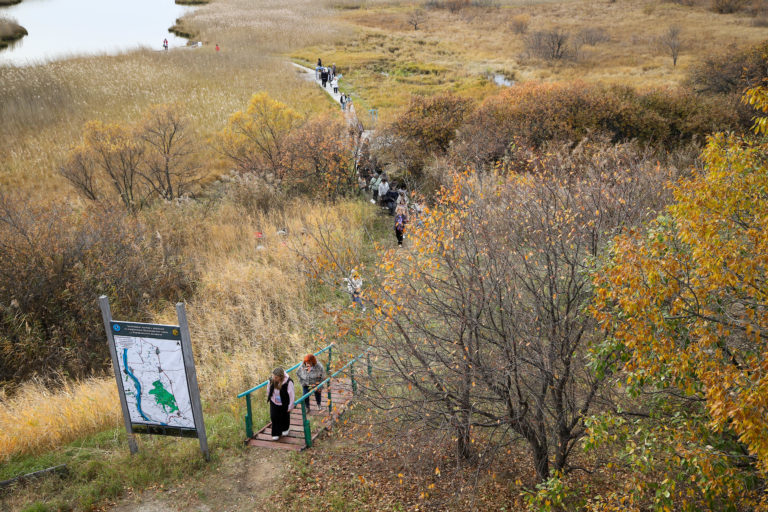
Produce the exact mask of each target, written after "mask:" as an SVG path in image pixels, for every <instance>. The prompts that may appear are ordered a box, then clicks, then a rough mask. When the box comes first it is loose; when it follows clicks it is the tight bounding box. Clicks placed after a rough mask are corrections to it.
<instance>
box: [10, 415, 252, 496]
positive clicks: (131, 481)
mask: <svg viewBox="0 0 768 512" xmlns="http://www.w3.org/2000/svg"><path fill="white" fill-rule="evenodd" d="M263 409H265V408H263ZM205 422H206V430H207V433H208V443H209V447H210V451H211V462H210V463H206V462H205V460H204V459H203V457H202V455H201V453H200V449H199V444H198V441H197V439H180V438H172V437H159V436H155V437H151V436H138V437H139V453H138V455H135V456H131V454H130V451H129V449H128V442H127V439H126V434H125V429H124V428H123V427H120V428H115V429H110V430H105V431H104V432H100V433H98V434H94V435H92V436H88V437H86V438H84V439H81V440H78V441H76V442H74V443H71V444H69V445H67V446H65V447H63V448H61V449H58V450H55V451H51V452H48V453H45V454H42V455H35V456H21V457H16V458H14V459H12V460H10V461H9V462H7V463H6V464H4V465H3V466H2V467H0V480H5V479H10V478H13V477H16V476H18V475H23V474H26V473H30V472H33V471H39V470H41V469H45V468H49V467H53V466H57V465H60V464H66V465H67V472H66V473H65V474H62V475H52V476H47V477H42V478H39V479H35V480H31V481H29V482H26V483H21V484H16V485H14V486H12V487H10V488H8V489H6V490H4V491H2V494H0V509H2V510H24V511H27V510H92V509H94V508H96V507H101V506H103V505H105V504H107V503H110V502H113V501H114V500H116V499H117V498H118V497H120V496H121V495H122V494H124V493H125V492H126V491H133V490H140V489H145V488H147V487H153V486H154V487H157V486H165V485H169V484H172V483H175V482H179V481H181V480H185V479H197V478H203V477H204V476H205V475H206V474H208V473H210V472H212V471H215V470H216V468H217V467H218V466H219V464H220V463H221V460H222V459H224V458H227V457H233V456H237V455H238V454H240V453H241V452H242V451H243V449H244V448H243V443H242V437H243V432H242V430H243V427H242V425H241V421H240V420H239V418H238V416H237V415H236V414H235V412H234V411H233V412H220V413H218V414H209V415H207V416H206V421H205Z"/></svg>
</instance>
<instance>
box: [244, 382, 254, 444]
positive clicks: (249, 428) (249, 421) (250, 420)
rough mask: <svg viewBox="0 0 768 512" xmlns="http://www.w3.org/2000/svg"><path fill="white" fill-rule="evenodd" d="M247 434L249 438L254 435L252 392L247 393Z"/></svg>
mask: <svg viewBox="0 0 768 512" xmlns="http://www.w3.org/2000/svg"><path fill="white" fill-rule="evenodd" d="M245 408H246V410H247V412H246V414H245V435H246V436H248V439H250V438H252V437H253V410H252V409H251V394H250V393H249V394H247V395H245Z"/></svg>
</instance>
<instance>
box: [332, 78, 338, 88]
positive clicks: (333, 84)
mask: <svg viewBox="0 0 768 512" xmlns="http://www.w3.org/2000/svg"><path fill="white" fill-rule="evenodd" d="M338 86H339V80H338V78H334V79H333V80H331V87H338Z"/></svg>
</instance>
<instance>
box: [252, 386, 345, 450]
mask: <svg viewBox="0 0 768 512" xmlns="http://www.w3.org/2000/svg"><path fill="white" fill-rule="evenodd" d="M297 387H298V386H297ZM299 391H300V388H299ZM296 398H300V397H299V396H297V397H296ZM350 400H352V383H351V381H350V380H349V378H346V377H345V378H337V379H333V380H331V409H332V412H331V413H330V414H329V412H328V389H326V388H323V401H322V403H321V405H320V410H318V408H317V402H315V396H314V394H312V395H311V396H309V397H307V399H306V401H307V402H308V403H311V406H312V410H311V412H310V414H309V415H308V417H309V418H313V419H317V418H320V422H319V425H318V422H317V421H314V422H313V423H315V426H314V431H313V432H312V441H313V442H314V440H315V438H317V436H318V435H320V433H321V432H322V431H323V430H325V429H326V428H328V427H329V426H330V425H331V424H332V423H333V422H334V421H336V420H337V419H338V417H339V416H340V415H341V414H342V413H343V412H344V410H345V409H346V408H347V404H349V401H350ZM310 401H311V402H310ZM247 443H248V446H261V447H263V448H276V449H282V450H294V451H299V450H303V449H304V448H306V447H307V443H306V442H305V441H304V426H303V425H302V422H301V405H298V406H296V408H295V409H294V410H293V411H291V429H290V434H288V435H287V436H281V437H280V439H278V440H277V441H273V440H272V423H271V422H270V423H267V425H266V426H265V427H264V428H262V429H261V430H259V431H258V432H257V433H256V434H254V436H253V437H252V438H251V439H248V441H247Z"/></svg>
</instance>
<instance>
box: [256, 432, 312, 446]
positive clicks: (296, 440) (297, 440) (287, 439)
mask: <svg viewBox="0 0 768 512" xmlns="http://www.w3.org/2000/svg"><path fill="white" fill-rule="evenodd" d="M256 439H258V440H260V441H269V442H271V443H278V444H279V443H283V444H285V443H287V444H300V445H302V446H303V445H304V436H303V435H302V436H301V437H293V436H282V437H280V439H278V440H273V439H272V436H271V435H270V434H267V433H262V434H256Z"/></svg>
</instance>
